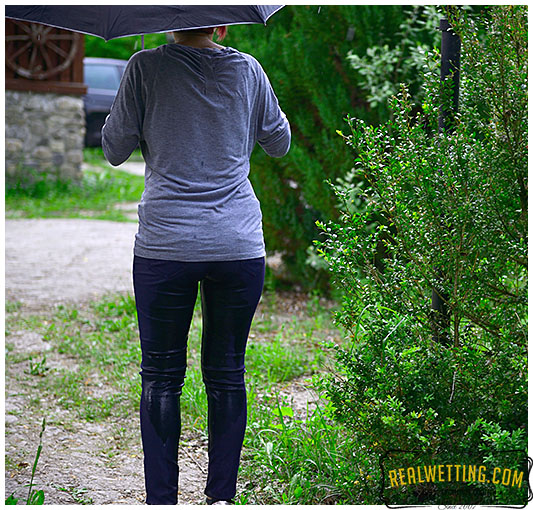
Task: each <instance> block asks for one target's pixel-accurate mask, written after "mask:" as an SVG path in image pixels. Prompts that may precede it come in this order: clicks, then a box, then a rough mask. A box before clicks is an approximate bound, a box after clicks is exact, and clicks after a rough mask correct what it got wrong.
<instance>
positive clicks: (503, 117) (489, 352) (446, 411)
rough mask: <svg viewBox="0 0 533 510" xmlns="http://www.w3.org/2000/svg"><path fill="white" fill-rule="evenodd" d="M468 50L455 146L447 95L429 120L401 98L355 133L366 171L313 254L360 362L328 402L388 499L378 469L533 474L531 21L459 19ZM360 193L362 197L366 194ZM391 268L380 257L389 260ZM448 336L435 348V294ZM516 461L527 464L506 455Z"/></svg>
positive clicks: (407, 496)
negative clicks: (530, 436)
mask: <svg viewBox="0 0 533 510" xmlns="http://www.w3.org/2000/svg"><path fill="white" fill-rule="evenodd" d="M450 15H451V19H450V22H451V24H452V26H453V27H454V30H455V31H456V32H457V33H458V34H459V35H460V37H461V41H462V56H461V58H462V68H461V96H460V97H461V100H460V105H459V113H457V114H455V115H453V118H452V122H453V125H454V131H453V133H448V134H441V133H439V129H438V115H439V105H441V104H443V105H445V106H446V105H447V104H448V103H447V102H448V101H450V95H451V94H450V83H449V82H448V83H445V84H444V85H441V83H440V80H439V77H438V76H437V75H436V74H435V73H431V72H429V73H427V74H425V78H424V91H425V93H424V102H423V111H422V112H417V113H415V112H414V111H413V103H412V100H411V97H410V95H409V93H408V91H407V89H406V88H404V89H403V90H402V91H401V93H400V94H398V96H397V97H394V98H392V100H391V103H390V104H391V112H392V116H393V118H392V120H391V121H390V122H388V123H387V124H386V125H383V126H380V127H372V126H371V125H368V124H367V123H365V122H363V121H362V120H360V119H355V118H352V119H349V120H348V123H349V126H350V133H349V134H348V135H347V136H344V139H345V141H346V143H347V144H348V145H349V146H350V147H351V148H352V149H353V152H354V156H355V167H354V169H353V170H352V172H350V174H349V175H348V176H347V178H346V179H345V180H344V182H343V184H341V185H338V186H336V187H335V193H334V194H335V196H336V197H337V199H338V200H339V201H340V202H341V204H342V207H341V217H340V220H339V221H338V222H329V223H328V224H325V223H322V224H320V227H321V229H322V230H323V232H324V234H325V240H324V241H322V242H318V243H317V245H318V249H319V251H320V253H321V255H322V256H323V258H324V260H325V261H326V262H327V264H328V266H329V269H330V271H331V273H332V275H333V278H334V281H335V284H336V285H337V286H338V287H339V288H340V289H342V292H343V306H342V311H340V312H339V314H338V316H337V320H338V322H339V323H340V324H342V325H343V326H344V327H345V329H346V332H347V335H348V338H349V343H350V346H349V347H341V346H333V345H332V348H333V349H334V352H335V354H336V360H337V366H338V369H339V373H338V374H332V375H331V376H330V377H329V378H327V379H326V380H325V381H324V383H323V388H324V389H325V390H326V392H327V394H328V396H329V397H330V398H331V400H332V402H333V405H334V407H335V413H334V414H335V417H336V419H337V420H339V421H340V422H342V423H345V424H346V426H347V427H349V428H350V429H351V430H352V431H353V433H354V434H355V437H356V438H357V439H358V440H359V444H360V445H361V448H360V450H359V451H358V452H356V453H355V459H354V461H355V462H356V463H358V464H359V465H360V466H361V465H363V466H365V467H364V468H362V474H361V476H362V478H364V479H368V477H370V479H372V480H373V481H374V483H373V484H371V485H370V486H368V487H370V488H369V490H367V491H366V492H365V494H364V495H362V497H364V498H366V501H365V502H372V501H370V500H371V499H372V498H374V501H373V502H375V500H376V499H378V498H379V495H380V487H379V485H380V484H379V481H380V480H381V477H382V476H381V472H380V468H379V461H380V460H381V461H382V462H383V461H384V460H387V459H388V460H387V463H388V465H394V462H396V463H398V462H399V460H398V458H399V457H397V456H396V457H394V458H393V459H390V450H408V451H412V452H415V453H410V454H407V453H403V454H402V457H401V458H402V462H403V463H404V465H409V462H410V463H411V465H422V464H435V463H439V462H442V461H444V463H450V464H477V465H480V464H484V465H485V466H487V468H495V467H499V468H509V469H524V466H523V459H524V457H525V447H526V444H527V437H526V433H527V340H526V335H527V7H525V6H492V7H490V8H486V9H484V10H483V11H482V12H481V13H480V14H479V15H476V16H472V15H470V16H467V15H466V14H465V11H464V10H457V11H454V12H450ZM361 180H363V182H364V183H365V184H364V186H362V187H361V186H356V185H355V184H353V183H355V182H360V181H361ZM383 254H385V256H383ZM432 289H435V290H436V292H438V293H439V294H440V295H441V296H442V297H444V299H445V301H446V306H447V309H448V311H449V314H450V327H449V329H447V330H446V331H445V332H444V333H445V334H444V335H443V336H444V338H445V339H446V341H444V342H442V341H441V342H436V341H434V340H433V338H434V333H435V329H434V328H435V316H434V312H433V311H432V309H431V294H432ZM508 450H519V451H522V452H523V453H522V454H519V453H517V452H514V453H509V452H508ZM526 476H527V475H526V473H524V481H523V483H522V487H521V488H520V489H517V488H516V487H515V488H513V487H511V486H504V485H501V484H500V485H494V484H487V483H478V482H471V483H469V484H467V483H460V484H458V486H454V487H453V490H452V488H451V486H450V485H449V484H448V485H446V484H438V483H431V484H416V485H413V486H412V487H407V486H406V487H402V490H401V491H400V490H398V489H394V488H391V487H390V486H389V485H387V480H385V495H386V497H387V498H388V500H389V501H390V502H391V503H399V502H400V501H399V499H401V502H402V503H413V502H425V503H455V504H457V503H462V504H465V503H469V504H474V503H478V504H479V503H483V504H488V503H504V504H511V503H513V504H517V503H525V499H524V498H525V497H526V494H527V490H526V487H525V485H526V483H525V478H526Z"/></svg>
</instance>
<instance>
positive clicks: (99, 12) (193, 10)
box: [5, 5, 283, 41]
mask: <svg viewBox="0 0 533 510" xmlns="http://www.w3.org/2000/svg"><path fill="white" fill-rule="evenodd" d="M282 7H283V5H6V7H5V9H6V17H7V18H12V19H16V20H20V21H31V22H34V23H42V24H44V25H50V26H53V27H56V28H64V29H67V30H73V31H75V32H82V33H84V34H89V35H96V36H98V37H101V38H103V39H105V40H106V41H109V40H110V39H114V38H116V37H126V36H131V35H143V34H152V33H157V32H171V31H173V30H188V29H189V30H190V29H194V28H209V27H218V26H222V25H239V24H252V23H262V24H266V22H267V20H268V18H270V16H272V15H273V14H274V13H275V12H277V11H278V10H280V9H281V8H282Z"/></svg>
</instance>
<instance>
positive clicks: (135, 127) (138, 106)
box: [102, 54, 144, 166]
mask: <svg viewBox="0 0 533 510" xmlns="http://www.w3.org/2000/svg"><path fill="white" fill-rule="evenodd" d="M138 56H139V54H135V55H134V56H133V57H132V58H130V60H129V62H128V65H127V66H126V69H125V70H124V74H123V75H122V80H121V82H120V86H119V89H118V92H117V95H116V96H115V100H114V102H113V105H112V106H111V111H110V113H109V115H108V116H107V118H106V120H105V124H104V127H103V128H102V149H103V151H104V155H105V157H106V159H107V160H108V161H109V162H110V163H111V164H112V165H114V166H117V165H120V164H121V163H124V161H126V160H127V159H128V158H129V157H130V155H131V153H132V152H133V151H134V150H135V149H136V148H137V146H138V145H139V141H140V140H141V138H142V125H143V117H144V100H143V93H142V91H143V86H142V74H141V69H140V65H139V59H138Z"/></svg>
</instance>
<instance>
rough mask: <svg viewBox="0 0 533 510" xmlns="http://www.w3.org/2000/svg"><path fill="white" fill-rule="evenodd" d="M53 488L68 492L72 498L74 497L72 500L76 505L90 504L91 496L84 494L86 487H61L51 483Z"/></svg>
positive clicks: (91, 501)
mask: <svg viewBox="0 0 533 510" xmlns="http://www.w3.org/2000/svg"><path fill="white" fill-rule="evenodd" d="M52 487H54V489H57V490H59V491H62V492H66V493H67V494H69V495H70V496H71V497H72V499H74V502H75V503H76V504H78V505H92V504H93V503H94V502H93V498H91V497H90V496H86V493H87V489H85V488H78V487H61V486H59V485H55V484H54V485H52Z"/></svg>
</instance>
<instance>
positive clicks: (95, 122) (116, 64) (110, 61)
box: [83, 57, 128, 147]
mask: <svg viewBox="0 0 533 510" xmlns="http://www.w3.org/2000/svg"><path fill="white" fill-rule="evenodd" d="M127 63H128V61H127V60H119V59H114V58H96V57H85V58H84V59H83V73H84V81H85V84H86V85H87V93H86V94H85V96H84V97H83V105H84V110H85V127H86V130H85V146H86V147H98V146H100V145H101V144H102V134H101V131H102V127H103V125H104V122H105V119H106V117H107V116H108V115H109V112H110V110H111V106H112V104H113V101H114V99H115V96H116V94H117V90H118V87H119V85H120V79H121V78H122V75H123V74H124V69H126V64H127Z"/></svg>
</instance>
